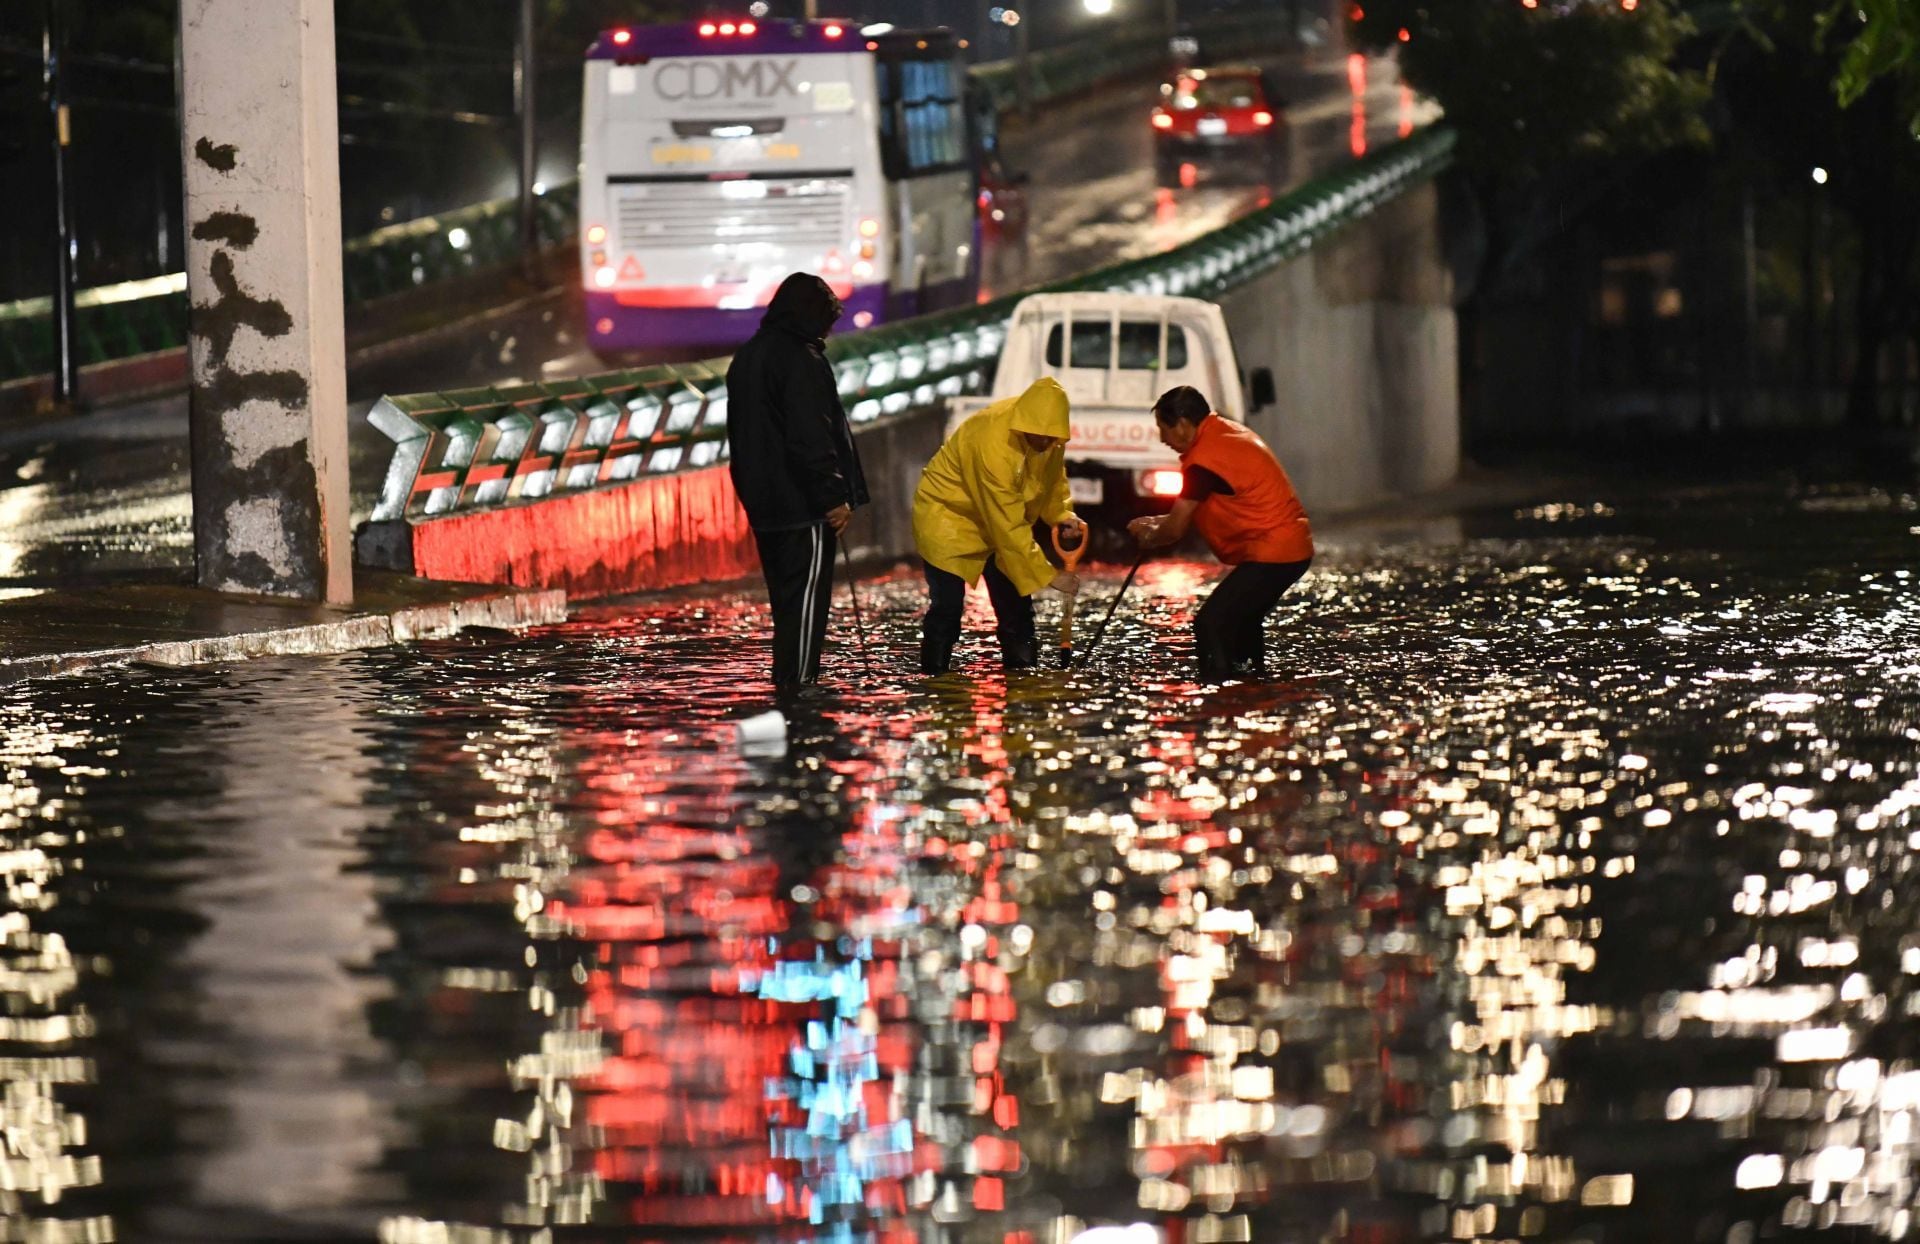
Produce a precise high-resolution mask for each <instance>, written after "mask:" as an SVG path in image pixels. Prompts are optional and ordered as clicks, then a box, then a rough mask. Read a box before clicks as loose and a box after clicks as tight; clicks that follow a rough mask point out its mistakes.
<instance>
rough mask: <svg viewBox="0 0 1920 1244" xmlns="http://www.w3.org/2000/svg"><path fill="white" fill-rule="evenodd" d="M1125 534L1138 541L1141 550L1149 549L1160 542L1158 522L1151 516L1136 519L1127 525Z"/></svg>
mask: <svg viewBox="0 0 1920 1244" xmlns="http://www.w3.org/2000/svg"><path fill="white" fill-rule="evenodd" d="M1127 534H1128V535H1130V536H1132V537H1133V538H1134V539H1135V540H1138V541H1139V542H1140V547H1141V548H1146V549H1150V548H1152V547H1154V546H1155V545H1156V544H1158V543H1159V542H1160V520H1159V519H1158V518H1155V517H1154V516H1153V515H1151V514H1149V515H1146V516H1145V517H1142V518H1136V519H1134V520H1133V521H1132V522H1130V523H1128V524H1127Z"/></svg>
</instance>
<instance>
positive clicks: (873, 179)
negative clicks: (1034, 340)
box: [580, 18, 980, 355]
mask: <svg viewBox="0 0 1920 1244" xmlns="http://www.w3.org/2000/svg"><path fill="white" fill-rule="evenodd" d="M963 47H964V44H963V43H961V42H960V41H959V40H957V39H956V38H955V36H954V35H953V34H952V33H951V32H949V31H947V30H945V29H940V30H930V31H901V30H894V29H891V28H883V27H868V28H867V29H865V30H861V29H860V28H858V27H856V26H854V25H853V24H851V23H849V22H842V21H812V22H806V21H775V20H765V21H756V20H754V19H751V18H744V19H733V20H727V19H721V18H705V19H701V20H698V21H694V22H685V23H678V24H673V25H661V26H635V27H631V28H621V29H615V30H608V31H605V32H603V33H602V34H601V36H600V37H599V39H597V40H596V41H595V42H594V45H593V46H592V47H591V48H590V49H589V50H588V52H587V62H586V82H585V92H586V95H585V100H584V105H583V112H582V119H581V147H580V263H581V273H582V283H583V285H584V287H585V291H586V313H587V330H588V331H587V342H588V344H589V345H590V346H592V347H593V349H594V350H596V351H597V352H600V353H603V354H613V355H618V354H623V353H628V352H633V351H649V350H659V349H676V348H677V349H686V348H690V347H730V346H733V345H736V344H738V343H739V342H741V341H743V340H745V339H746V338H747V337H748V336H750V335H751V334H752V333H753V331H754V329H755V328H757V327H758V326H759V321H760V315H761V311H762V309H763V308H764V307H765V306H766V304H767V301H768V300H769V299H770V298H771V297H772V296H773V291H774V289H775V288H776V287H777V286H778V285H779V283H780V281H781V280H782V279H783V278H784V277H785V276H786V275H787V274H788V273H790V272H815V273H818V274H819V275H820V276H821V277H823V278H824V279H825V280H826V281H827V282H828V283H829V284H831V285H832V286H833V287H834V289H835V291H836V292H837V293H838V294H839V295H840V298H841V300H842V301H843V302H845V303H846V305H847V315H846V317H845V318H844V319H843V320H842V321H841V322H840V325H839V327H840V329H841V330H842V331H846V330H849V329H857V328H866V327H868V326H869V325H872V324H877V323H880V322H882V321H884V320H890V319H899V318H903V317H905V316H910V315H917V314H921V313H923V312H926V311H932V310H937V309H939V308H942V307H947V306H954V305H958V304H961V303H967V302H971V301H973V299H974V297H975V294H976V291H977V290H978V288H979V248H980V239H979V227H978V216H977V212H976V206H975V204H976V199H975V196H976V194H977V192H978V165H977V161H976V151H975V140H974V136H973V132H972V127H971V126H970V125H969V109H968V106H967V104H968V101H967V98H966V91H967V75H966V67H965V66H964V65H963V64H962V63H961V61H960V51H961V49H962V48H963Z"/></svg>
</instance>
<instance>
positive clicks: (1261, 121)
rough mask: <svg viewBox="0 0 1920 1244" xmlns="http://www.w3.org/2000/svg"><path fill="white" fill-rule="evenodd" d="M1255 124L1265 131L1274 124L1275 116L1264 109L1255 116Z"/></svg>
mask: <svg viewBox="0 0 1920 1244" xmlns="http://www.w3.org/2000/svg"><path fill="white" fill-rule="evenodd" d="M1253 123H1254V124H1255V125H1257V126H1259V127H1260V128H1261V129H1265V128H1266V127H1267V126H1269V125H1272V124H1273V114H1272V113H1271V112H1268V111H1267V110H1266V109H1264V108H1263V109H1261V110H1260V111H1259V112H1256V113H1254V114H1253Z"/></svg>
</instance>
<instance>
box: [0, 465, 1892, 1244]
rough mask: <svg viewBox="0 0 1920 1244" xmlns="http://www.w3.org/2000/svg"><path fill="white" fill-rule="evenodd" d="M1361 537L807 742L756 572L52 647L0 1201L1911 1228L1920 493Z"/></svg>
mask: <svg viewBox="0 0 1920 1244" xmlns="http://www.w3.org/2000/svg"><path fill="white" fill-rule="evenodd" d="M1326 546H1327V547H1325V548H1323V550H1322V553H1321V556H1320V559H1319V560H1318V561H1317V562H1316V563H1315V565H1314V569H1313V571H1312V572H1311V574H1309V576H1308V577H1307V579H1306V580H1305V581H1303V582H1302V583H1301V584H1300V585H1299V586H1298V587H1297V588H1296V589H1294V592H1293V593H1292V594H1290V595H1289V596H1288V597H1287V599H1286V602H1285V603H1284V604H1283V605H1282V607H1281V610H1280V613H1279V615H1278V617H1279V619H1280V622H1279V627H1278V629H1277V630H1276V632H1275V634H1274V640H1275V642H1274V643H1273V645H1272V651H1273V656H1274V658H1275V659H1274V662H1273V664H1274V665H1275V667H1276V670H1277V672H1278V677H1277V679H1276V680H1275V681H1273V682H1271V683H1266V684H1259V685H1229V686H1223V687H1206V686H1199V685H1195V684H1193V683H1192V682H1190V681H1189V680H1188V678H1187V673H1186V671H1187V667H1188V661H1189V659H1190V653H1189V651H1188V647H1187V645H1188V642H1189V641H1188V635H1189V629H1190V628H1189V627H1188V625H1187V623H1188V621H1189V619H1190V617H1191V613H1192V610H1193V608H1194V604H1195V592H1196V590H1197V589H1199V588H1200V587H1201V586H1202V585H1203V584H1204V583H1205V582H1206V581H1207V580H1208V579H1209V578H1210V577H1211V576H1212V575H1213V574H1214V573H1216V569H1215V568H1214V567H1212V566H1202V565H1198V564H1192V563H1182V562H1174V563H1162V564H1153V565H1150V566H1149V568H1148V569H1147V570H1146V571H1143V572H1142V574H1141V576H1140V581H1139V583H1138V584H1137V585H1136V587H1135V592H1136V593H1137V595H1136V596H1135V597H1134V598H1133V601H1132V603H1131V604H1129V605H1128V606H1127V607H1125V608H1124V609H1123V610H1122V612H1121V614H1120V615H1119V617H1118V618H1117V619H1116V621H1115V623H1114V626H1113V628H1112V630H1111V631H1110V632H1109V634H1108V635H1107V637H1106V640H1105V642H1104V645H1103V654H1102V659H1100V660H1098V661H1097V662H1096V663H1095V665H1094V666H1093V667H1091V668H1089V669H1087V670H1084V671H1079V670H1077V671H1075V672H1074V673H1073V674H1071V675H1062V674H1058V673H1044V674H1037V675H1020V676H1015V677H1013V678H1012V679H1010V680H1009V679H1006V678H1003V677H1002V676H1001V675H1000V674H999V673H998V672H997V666H996V663H995V662H994V660H993V654H992V653H991V652H990V651H989V650H988V645H987V644H985V643H983V644H982V645H981V647H979V648H978V649H976V650H974V651H972V652H968V651H966V650H965V649H963V650H962V658H963V660H965V661H966V662H968V667H967V668H968V672H967V673H963V674H960V675H953V676H948V677H946V678H942V679H939V680H935V681H924V680H922V679H920V678H919V677H918V676H911V677H909V676H906V675H904V674H894V673H890V672H889V671H904V670H906V669H908V668H910V666H912V665H913V664H914V659H915V658H914V654H915V652H916V651H917V642H918V636H917V615H918V610H919V608H920V606H921V591H922V589H921V588H920V586H919V584H918V581H917V577H910V576H905V575H902V576H899V577H897V578H895V579H892V580H888V581H885V582H879V583H873V582H870V583H868V584H867V585H865V587H864V589H863V593H862V596H863V599H862V604H863V606H864V610H865V616H866V617H867V618H868V620H869V622H870V623H872V622H875V621H877V622H878V624H879V629H880V632H881V633H880V634H878V635H876V636H874V637H873V638H874V640H875V641H876V642H875V643H874V657H875V661H876V664H877V665H879V666H883V667H884V668H883V669H882V670H880V671H879V672H878V675H877V676H876V677H874V678H871V679H869V678H867V677H865V676H863V675H862V674H861V672H860V669H859V663H858V659H857V657H856V655H855V653H854V650H853V648H852V645H851V644H850V643H844V642H843V643H842V644H840V646H839V647H838V648H837V649H836V650H834V651H833V652H830V653H829V656H828V676H829V679H830V680H834V681H837V682H838V683H839V684H840V688H841V689H840V690H838V691H829V692H828V693H827V694H824V695H821V696H820V697H818V698H817V699H815V700H812V701H810V702H808V703H806V704H803V705H801V706H798V707H796V708H794V710H793V711H791V712H790V713H789V726H788V741H787V745H786V747H785V748H784V749H782V748H780V747H779V746H777V745H774V746H771V747H769V746H766V745H751V746H745V747H743V746H742V744H741V743H740V742H739V741H738V740H737V738H736V732H735V730H734V727H733V725H732V723H733V722H734V721H735V720H738V719H740V718H744V717H746V716H748V715H750V714H753V713H757V712H760V711H762V710H764V709H765V708H767V707H768V705H769V701H768V697H767V688H766V684H765V681H764V679H765V668H764V667H765V644H764V640H763V639H762V636H763V634H764V628H765V615H764V609H763V607H761V606H760V605H759V603H758V601H757V600H756V599H755V597H754V596H752V595H735V596H717V597H711V598H706V599H701V600H696V599H693V598H691V597H689V598H684V599H670V600H655V601H650V602H647V603H645V604H642V605H639V606H636V607H632V608H606V609H599V610H592V611H588V612H585V613H583V614H582V615H581V616H580V617H578V618H577V619H576V620H575V621H574V622H572V623H570V624H569V625H567V626H564V627H559V628H554V629H550V630H545V631H540V632H535V633H532V634H529V635H525V636H517V637H516V636H504V635H495V636H491V637H479V638H469V639H464V640H460V641H456V642H446V643H436V644H421V645H416V646H413V647H408V648H402V649H394V650H388V651H382V652H374V653H367V654H361V655H355V656H347V657H338V658H313V659H285V660H272V661H258V662H253V663H249V664H242V665H235V666H231V667H226V668H220V669H200V670H185V671H175V670H155V669H139V670H130V671H126V672H122V673H118V674H114V675H112V676H100V677H89V678H75V679H69V680H62V681H55V682H48V683H43V684H39V685H36V686H30V687H21V688H14V689H11V690H10V691H7V692H5V693H4V694H3V695H0V718H3V719H4V723H5V739H6V742H5V751H4V763H5V773H4V779H3V780H4V786H3V787H0V836H3V840H0V864H3V866H4V869H5V880H6V884H7V887H8V896H7V904H6V911H5V914H4V916H0V921H4V927H5V933H6V940H5V963H4V965H3V966H0V988H4V991H5V1003H6V1005H5V1011H4V1014H3V1015H0V1037H3V1038H4V1040H3V1041H0V1079H3V1080H4V1121H5V1127H6V1130H5V1133H4V1145H5V1154H4V1172H5V1180H4V1190H3V1191H0V1238H4V1239H19V1240H29V1239H30V1240H47V1241H57V1240H107V1239H117V1240H142V1241H144V1240H165V1241H196V1242H198V1241H213V1240H263V1241H264V1240H346V1239H376V1238H377V1239H382V1240H387V1241H394V1242H400V1241H407V1242H418V1244H429V1242H432V1244H442V1242H444V1244H469V1242H473V1244H478V1242H482V1241H486V1242H492V1241H532V1240H554V1241H626V1240H705V1241H722V1240H725V1241H748V1240H755V1241H758V1240H779V1241H815V1240H818V1241H871V1242H874V1244H881V1242H885V1244H905V1242H908V1241H918V1242H923V1244H935V1242H948V1241H965V1242H967V1244H973V1242H976V1241H980V1242H985V1241H991V1242H992V1244H1063V1242H1065V1241H1068V1240H1072V1239H1073V1238H1075V1236H1076V1235H1079V1234H1081V1233H1083V1232H1084V1233H1086V1236H1085V1238H1086V1239H1087V1240H1088V1241H1095V1240H1099V1241H1106V1242H1108V1244H1114V1242H1120V1241H1125V1242H1128V1244H1134V1242H1140V1244H1144V1242H1146V1241H1161V1240H1163V1241H1167V1242H1168V1244H1199V1242H1201V1241H1246V1242H1248V1244H1272V1242H1279V1241H1320V1240H1350V1241H1367V1242H1372V1244H1387V1242H1391V1241H1414V1240H1423V1241H1424V1240H1433V1241H1439V1240H1462V1241H1464V1240H1489V1241H1491V1240H1520V1239H1527V1240H1535V1239H1538V1240H1567V1241H1571V1240H1588V1241H1602V1240H1606V1241H1627V1240H1632V1241H1695V1240H1699V1241H1712V1242H1714V1244H1719V1242H1721V1241H1725V1242H1727V1244H1742V1242H1754V1241H1759V1240H1769V1239H1784V1238H1797V1237H1799V1236H1803V1235H1825V1236H1830V1237H1832V1238H1846V1239H1873V1238H1880V1237H1885V1238H1901V1237H1904V1236H1908V1235H1910V1234H1912V1232H1913V1230H1914V1224H1913V1220H1912V1214H1913V1211H1914V1205H1915V1201H1916V1197H1920V1184H1917V1183H1916V1179H1917V1178H1920V1153H1917V1152H1916V1145H1917V1144H1920V1134H1917V1132H1916V1124H1917V1123H1920V1118H1917V1117H1916V1116H1917V1115H1920V1064H1917V1063H1916V1060H1917V1059H1920V1054H1916V1052H1915V1047H1916V1037H1917V1036H1920V1028H1916V1019H1915V1015H1916V1013H1920V992H1916V991H1915V990H1914V989H1913V988H1912V987H1911V985H1910V982H1912V981H1913V980H1915V979H1916V974H1920V920H1917V919H1916V902H1920V891H1917V889H1916V887H1920V880H1916V878H1920V872H1916V870H1915V868H1914V867H1913V863H1914V861H1915V860H1916V859H1920V816H1917V815H1916V809H1920V598H1917V597H1916V586H1915V583H1914V580H1913V578H1912V577H1911V576H1912V573H1913V572H1912V569H1911V568H1912V567H1913V566H1914V565H1915V562H1916V557H1915V554H1916V551H1920V506H1916V503H1915V500H1914V498H1912V497H1910V496H1904V495H1895V494H1887V493H1883V492H1878V491H1874V490H1871V489H1866V488H1859V489H1844V490H1832V491H1809V490H1800V491H1788V490H1786V489H1784V488H1767V489H1761V488H1754V489H1751V490H1746V491H1736V490H1727V489H1717V490H1716V489H1706V488H1702V489H1700V490H1697V491H1695V492H1692V493H1688V494H1683V495H1681V496H1680V497H1678V498H1675V497H1672V496H1669V497H1665V498H1660V499H1648V498H1644V497H1638V496H1637V495H1623V496H1619V497H1612V498H1609V499H1608V500H1606V501H1605V502H1602V501H1599V500H1595V499H1594V498H1592V497H1586V496H1581V497H1569V498H1566V503H1565V504H1558V505H1550V506H1545V507H1542V508H1538V509H1530V510H1527V511H1524V512H1521V513H1518V514H1513V513H1509V512H1502V513H1500V514H1497V515H1489V516H1483V517H1480V518H1475V519H1471V520H1468V521H1467V522H1465V523H1464V525H1460V526H1456V527H1454V528H1452V529H1450V530H1444V531H1429V532H1427V533H1425V534H1424V535H1423V536H1421V537H1419V538H1407V539H1395V540H1392V541H1387V542H1380V541H1376V540H1374V539H1373V538H1371V537H1363V536H1361V535H1350V536H1349V537H1348V538H1347V539H1346V540H1344V541H1342V540H1339V539H1334V540H1329V541H1327V542H1326ZM1117 579H1118V576H1117V575H1110V576H1108V577H1106V578H1104V579H1102V578H1099V577H1096V578H1095V580H1094V581H1093V582H1092V584H1091V585H1090V587H1089V589H1088V592H1087V597H1086V604H1085V607H1084V608H1083V609H1082V611H1081V612H1082V616H1083V618H1085V617H1097V616H1098V614H1099V613H1100V612H1101V611H1102V610H1103V608H1104V604H1105V596H1106V594H1107V593H1110V592H1111V590H1112V588H1113V586H1114V585H1115V583H1116V582H1117ZM975 604H976V606H977V607H982V608H983V607H984V606H983V605H980V604H979V602H976V603H975ZM841 616H843V617H844V616H845V614H844V613H843V614H842V615H841ZM1048 616H1050V615H1049V614H1047V613H1046V612H1045V611H1044V610H1043V614H1042V626H1041V629H1042V633H1043V634H1045V633H1047V629H1048V628H1047V625H1046V621H1047V618H1048ZM969 629H970V631H971V632H973V633H975V634H984V633H985V630H986V628H985V626H984V624H983V623H981V624H976V625H972V626H970V628H969ZM842 638H844V633H842ZM1129 1224H1145V1225H1136V1226H1132V1227H1131V1228H1130V1229H1128V1230H1122V1229H1121V1228H1128V1225H1129ZM1101 1225H1106V1226H1109V1227H1111V1228H1114V1229H1112V1230H1109V1231H1107V1232H1104V1233H1096V1232H1091V1231H1090V1230H1089V1229H1090V1228H1093V1227H1096V1226H1101Z"/></svg>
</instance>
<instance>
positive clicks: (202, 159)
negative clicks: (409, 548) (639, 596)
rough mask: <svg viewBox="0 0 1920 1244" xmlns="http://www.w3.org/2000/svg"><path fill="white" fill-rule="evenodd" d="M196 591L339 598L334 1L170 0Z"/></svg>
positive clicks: (348, 594)
mask: <svg viewBox="0 0 1920 1244" xmlns="http://www.w3.org/2000/svg"><path fill="white" fill-rule="evenodd" d="M180 48H181V64H182V75H181V77H182V91H183V97H182V100H181V113H180V115H181V125H180V130H181V139H182V143H183V145H184V147H185V162H186V192H187V195H186V197H187V214H186V219H187V292H188V295H189V297H190V298H191V299H192V303H193V310H192V313H191V318H190V321H189V323H190V327H191V354H192V368H193V391H192V397H191V405H190V409H191V412H192V415H191V418H192V457H193V541H194V560H195V564H196V566H197V573H198V578H199V582H200V586H202V587H206V588H212V589H215V590H218V591H229V592H261V593H269V594H273V595H279V596H297V597H304V598H306V599H309V600H324V601H327V602H329V603H346V602H348V601H350V600H351V599H352V596H353V578H352V574H353V567H352V549H351V541H350V537H349V533H348V527H347V384H346V334H345V327H344V324H343V321H342V309H341V303H342V297H341V276H340V149H339V133H338V120H337V118H336V115H335V110H336V104H335V95H334V76H333V75H334V63H333V62H334V57H333V0H181V4H180Z"/></svg>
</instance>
